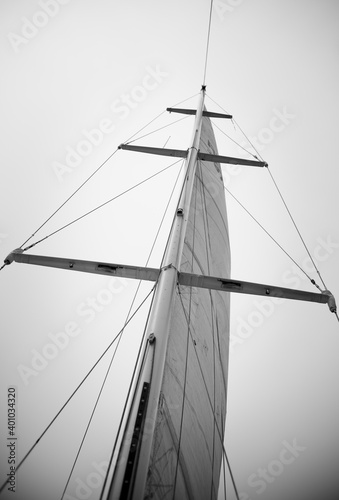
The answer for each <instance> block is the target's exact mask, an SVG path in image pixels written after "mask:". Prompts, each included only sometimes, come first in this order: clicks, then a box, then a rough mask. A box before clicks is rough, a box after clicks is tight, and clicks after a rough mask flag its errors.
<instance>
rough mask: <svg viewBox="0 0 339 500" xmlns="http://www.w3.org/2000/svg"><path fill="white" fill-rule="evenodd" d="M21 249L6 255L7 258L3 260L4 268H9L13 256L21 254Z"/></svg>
mask: <svg viewBox="0 0 339 500" xmlns="http://www.w3.org/2000/svg"><path fill="white" fill-rule="evenodd" d="M22 252H23V249H22V248H16V249H15V250H13V252H11V253H10V254H8V255H7V257H6V258H5V260H4V263H5V266H9V264H12V262H13V261H14V254H18V253H22Z"/></svg>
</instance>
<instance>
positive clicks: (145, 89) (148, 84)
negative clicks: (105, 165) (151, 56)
mask: <svg viewBox="0 0 339 500" xmlns="http://www.w3.org/2000/svg"><path fill="white" fill-rule="evenodd" d="M145 69H146V74H145V75H144V76H143V78H142V79H141V81H140V82H139V84H138V85H135V86H134V87H132V88H131V89H130V90H129V91H128V92H124V93H123V94H121V95H120V96H119V98H118V99H115V100H114V101H113V102H112V103H111V105H110V110H111V111H112V113H113V120H112V119H111V117H109V116H106V117H104V118H102V119H101V120H100V122H99V123H98V125H97V126H96V127H95V128H93V129H91V130H82V135H83V137H82V138H81V139H80V140H79V141H78V142H77V144H75V145H74V146H70V145H68V146H66V155H65V158H64V160H63V162H59V161H54V162H53V163H52V168H53V171H54V173H55V175H56V177H57V179H58V181H59V182H63V181H64V177H65V176H67V175H69V174H71V173H72V172H74V169H75V168H77V167H78V166H79V165H81V163H82V162H83V160H84V158H86V157H87V156H89V155H90V154H91V153H92V152H93V150H94V148H96V147H97V146H100V144H101V143H102V142H103V140H104V136H105V135H107V134H111V133H112V132H114V130H115V128H116V127H115V125H114V123H113V122H114V121H115V120H114V119H116V118H118V119H120V120H125V119H126V118H127V117H128V116H129V114H130V112H131V111H132V110H133V109H135V108H136V107H137V106H138V105H139V104H140V103H142V102H144V101H145V100H146V99H147V97H148V95H149V93H150V92H152V91H153V90H155V89H156V88H157V87H158V86H159V85H160V84H161V83H162V82H163V80H164V78H167V77H168V73H167V72H165V71H163V70H162V69H161V68H160V66H159V65H156V66H155V67H151V66H146V68H145Z"/></svg>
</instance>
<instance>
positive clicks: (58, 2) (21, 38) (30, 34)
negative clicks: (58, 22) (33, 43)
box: [7, 0, 70, 53]
mask: <svg viewBox="0 0 339 500" xmlns="http://www.w3.org/2000/svg"><path fill="white" fill-rule="evenodd" d="M69 2H70V0H40V1H39V5H40V7H41V10H37V11H36V12H35V13H34V14H33V16H32V18H31V19H28V18H27V17H22V18H21V21H22V26H21V30H20V34H18V33H13V32H11V33H8V35H7V38H8V40H9V41H10V44H11V45H12V48H13V50H14V52H16V53H18V52H19V51H20V49H21V48H22V47H25V46H26V45H27V44H28V43H29V41H30V40H32V39H33V38H35V37H36V36H37V35H38V33H39V32H40V30H41V29H42V28H44V27H45V26H46V25H47V24H48V23H49V21H50V20H51V18H53V17H55V16H56V15H57V14H58V13H59V11H60V6H62V5H67V4H68V3H69Z"/></svg>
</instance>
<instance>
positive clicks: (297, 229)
mask: <svg viewBox="0 0 339 500" xmlns="http://www.w3.org/2000/svg"><path fill="white" fill-rule="evenodd" d="M267 170H268V173H269V174H270V177H271V179H272V181H273V184H274V186H275V187H276V190H277V191H278V193H279V196H280V198H281V201H282V202H283V204H284V206H285V208H286V210H287V213H288V215H289V216H290V219H291V221H292V223H293V225H294V227H295V229H296V231H297V233H298V235H299V237H300V239H301V241H302V244H303V245H304V248H305V250H306V252H307V254H308V256H309V258H310V259H311V262H312V264H313V266H314V269H315V270H316V271H317V273H318V275H319V278H320V280H321V282H322V284H323V285H324V287H325V290H327V286H326V285H325V282H324V280H323V278H322V276H321V274H320V271H319V269H318V268H317V266H316V263H315V262H314V259H313V257H312V255H311V253H310V251H309V249H308V247H307V245H306V243H305V240H304V238H303V237H302V235H301V233H300V231H299V228H298V226H297V224H296V222H295V220H294V218H293V216H292V214H291V211H290V210H289V208H288V206H287V204H286V201H285V199H284V197H283V195H282V193H281V191H280V189H279V188H278V185H277V183H276V181H275V179H274V177H273V174H272V172H271V170H270V169H269V168H268V169H267ZM313 284H315V283H313ZM316 286H317V285H316ZM317 288H319V287H317Z"/></svg>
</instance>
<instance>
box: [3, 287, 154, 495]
mask: <svg viewBox="0 0 339 500" xmlns="http://www.w3.org/2000/svg"><path fill="white" fill-rule="evenodd" d="M154 288H155V285H154V286H153V287H152V289H151V291H150V292H149V293H148V294H147V295H146V297H145V298H144V299H143V300H142V302H141V303H140V304H139V306H138V307H137V308H136V310H135V311H134V313H133V314H132V316H131V317H130V318H129V320H128V323H129V322H130V321H131V320H132V319H133V318H134V316H135V315H136V314H137V312H138V311H139V310H140V309H141V307H142V306H143V305H144V303H145V302H146V300H147V299H148V297H149V296H150V295H151V293H152V292H153V290H154ZM125 327H126V324H125V325H124V327H123V328H125ZM123 328H122V329H123ZM122 329H121V330H120V331H119V333H118V334H117V335H116V336H115V337H114V339H113V340H112V341H111V342H110V344H109V345H108V346H107V347H106V349H105V350H104V352H103V353H102V354H101V355H100V357H99V358H98V359H97V361H96V362H95V363H94V365H93V366H92V367H91V369H90V370H89V371H88V372H87V374H86V375H85V377H84V378H83V379H82V381H81V382H80V383H79V384H78V386H77V387H76V388H75V389H74V391H73V392H72V394H71V395H70V396H69V397H68V399H67V400H66V402H65V403H64V404H63V405H62V407H61V408H60V410H59V411H58V412H57V413H56V415H55V416H54V417H53V419H52V420H51V421H50V423H49V424H48V425H47V427H46V428H45V430H44V431H43V432H42V433H41V434H40V436H39V438H38V439H37V440H36V441H35V443H34V444H33V445H32V446H31V448H30V449H29V450H28V451H27V453H26V454H25V456H24V457H23V458H22V459H21V461H20V462H19V463H18V465H17V467H16V471H18V470H19V468H20V467H21V466H22V464H23V463H24V462H25V460H26V459H27V458H28V456H29V455H30V454H31V452H32V451H33V450H34V448H35V447H36V445H37V444H38V443H39V442H40V440H41V438H42V437H43V436H44V435H45V434H46V432H47V431H48V430H49V429H50V427H51V426H52V425H53V423H54V422H55V421H56V419H57V418H58V417H59V415H60V414H61V413H62V411H63V410H64V409H65V408H66V406H67V405H68V403H69V402H70V401H71V399H72V398H73V396H74V395H75V394H76V393H77V391H78V390H79V389H80V387H81V386H82V385H83V383H84V382H85V380H87V378H88V377H89V375H90V374H91V373H92V372H93V370H94V368H95V367H96V366H97V365H98V364H99V362H100V361H101V360H102V358H103V357H104V356H105V354H106V353H107V351H108V350H109V349H110V348H111V347H112V345H113V344H114V342H115V341H116V340H117V338H118V337H119V335H120V333H121V331H122ZM8 481H9V478H8V479H6V481H5V482H4V483H3V484H2V486H1V487H0V493H1V492H2V491H3V489H4V488H5V486H6V484H7V483H8Z"/></svg>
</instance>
